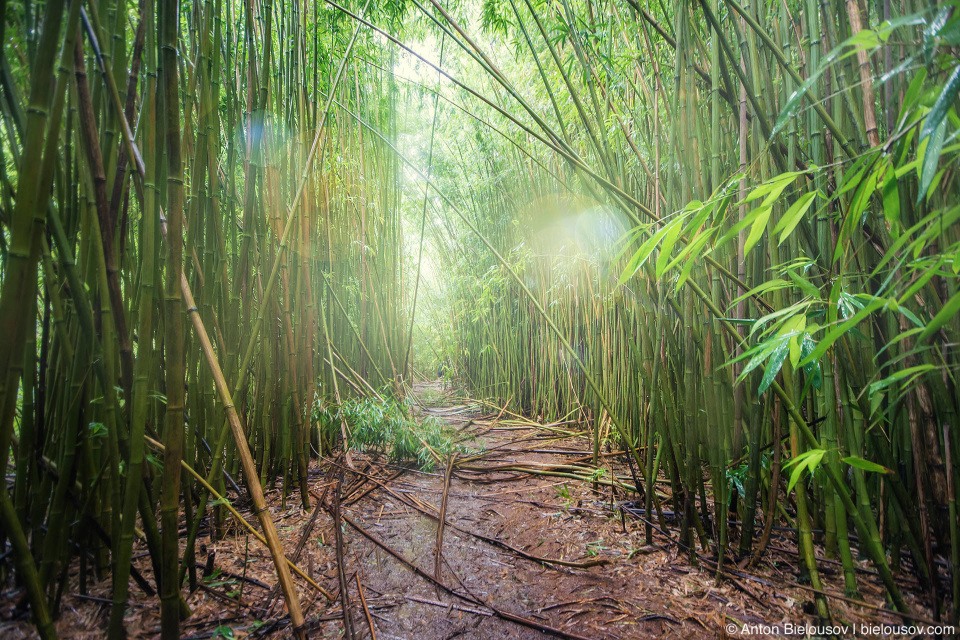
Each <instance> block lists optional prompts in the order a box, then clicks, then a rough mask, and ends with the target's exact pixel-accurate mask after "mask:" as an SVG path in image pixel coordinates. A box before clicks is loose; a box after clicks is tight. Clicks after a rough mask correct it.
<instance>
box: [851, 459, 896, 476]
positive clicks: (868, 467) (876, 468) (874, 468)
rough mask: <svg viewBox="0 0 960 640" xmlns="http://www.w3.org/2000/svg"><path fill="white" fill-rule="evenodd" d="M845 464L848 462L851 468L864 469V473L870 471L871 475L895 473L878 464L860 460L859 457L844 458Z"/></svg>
mask: <svg viewBox="0 0 960 640" xmlns="http://www.w3.org/2000/svg"><path fill="white" fill-rule="evenodd" d="M843 462H846V463H847V464H848V465H850V466H851V467H856V468H857V469H863V470H864V471H869V472H870V473H883V474H891V473H893V470H892V469H887V468H886V467H884V466H881V465H879V464H877V463H876V462H870V461H869V460H864V459H863V458H858V457H857V456H847V457H846V458H843Z"/></svg>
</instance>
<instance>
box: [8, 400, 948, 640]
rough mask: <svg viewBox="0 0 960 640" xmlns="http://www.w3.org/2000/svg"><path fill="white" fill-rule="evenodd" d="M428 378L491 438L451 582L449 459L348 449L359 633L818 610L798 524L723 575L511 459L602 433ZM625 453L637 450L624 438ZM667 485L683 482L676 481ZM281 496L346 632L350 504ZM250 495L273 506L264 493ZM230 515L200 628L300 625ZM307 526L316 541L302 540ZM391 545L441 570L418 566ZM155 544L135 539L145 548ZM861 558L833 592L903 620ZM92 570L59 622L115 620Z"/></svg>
mask: <svg viewBox="0 0 960 640" xmlns="http://www.w3.org/2000/svg"><path fill="white" fill-rule="evenodd" d="M417 393H418V394H419V397H421V398H423V399H424V401H425V402H424V404H425V405H426V406H425V407H424V408H423V409H421V411H422V412H423V413H424V414H428V415H434V416H436V417H438V418H440V419H442V420H445V421H447V422H448V423H449V424H450V425H451V426H454V427H455V428H457V429H458V430H460V431H461V432H462V433H463V434H464V438H465V445H466V446H467V447H468V449H470V450H473V451H478V450H482V451H483V452H484V454H483V455H482V456H481V457H479V458H478V459H476V460H462V459H461V460H458V463H457V465H456V468H455V470H454V471H453V473H452V477H451V478H450V484H449V489H448V491H447V506H446V518H445V519H446V522H447V524H446V525H445V531H444V536H443V544H442V554H441V557H442V561H441V567H440V573H439V575H438V577H439V583H440V584H439V585H438V584H436V583H434V582H432V581H430V580H429V579H428V576H434V575H435V557H436V556H435V553H436V547H437V519H436V516H437V514H438V513H439V510H440V509H441V505H442V498H443V494H444V485H445V482H444V471H445V469H444V468H443V466H442V465H439V464H438V465H437V468H436V469H435V470H434V471H432V472H429V473H428V472H424V471H419V470H416V469H411V468H405V467H398V466H395V465H390V464H386V462H385V459H384V458H383V457H382V456H370V455H366V454H363V453H354V454H353V455H352V456H351V457H352V460H351V462H352V464H353V468H354V471H351V470H350V469H349V468H348V467H346V464H345V463H344V464H343V466H341V467H338V466H335V465H334V466H333V468H334V469H335V470H336V469H344V471H343V479H342V481H341V482H342V484H341V485H340V488H341V491H342V495H343V502H342V513H343V515H344V516H345V523H344V525H343V528H342V532H343V554H344V570H345V578H346V580H347V583H348V585H349V587H348V598H347V599H348V603H349V606H348V609H349V612H350V620H351V626H352V628H353V632H354V635H355V637H356V638H371V637H375V638H377V639H380V640H389V639H393V638H397V639H416V640H449V639H452V638H462V639H468V638H478V639H479V638H521V639H528V638H529V639H533V638H544V637H551V636H552V637H564V635H566V637H572V638H575V637H580V638H610V639H619V638H646V637H664V638H683V639H685V640H692V639H695V638H715V637H726V636H727V635H728V630H730V631H733V633H730V634H729V635H730V637H742V636H745V635H746V634H745V633H743V632H741V631H740V630H741V628H742V626H743V625H768V626H770V627H771V630H773V629H775V628H776V626H777V625H779V629H780V630H781V632H780V633H779V634H766V635H785V634H784V633H783V630H784V629H787V628H788V627H787V626H786V624H787V623H792V624H794V625H816V624H817V620H816V618H815V616H814V615H812V613H813V605H812V601H813V594H812V593H811V592H810V591H809V590H808V589H804V588H802V587H800V586H798V585H797V575H796V571H797V569H796V567H797V557H796V551H795V550H796V546H795V543H794V541H793V537H792V535H790V533H789V532H784V531H781V532H776V533H775V535H774V537H773V539H772V541H771V546H770V549H769V551H768V553H767V555H766V556H765V558H764V560H763V561H762V562H761V563H760V565H759V566H758V567H757V568H756V569H753V570H751V571H750V572H749V573H747V572H744V571H742V570H741V568H738V567H735V566H731V565H729V564H728V565H727V566H728V569H729V570H730V575H729V576H728V577H727V579H725V580H723V581H722V582H721V583H720V584H717V582H716V579H715V578H716V576H715V573H716V572H715V570H714V569H713V568H712V567H713V566H712V565H710V563H709V562H701V563H700V564H699V566H692V565H691V564H690V562H689V558H688V554H687V553H686V552H685V551H682V550H681V549H680V548H679V547H678V545H677V544H676V542H675V540H676V537H677V533H678V531H677V527H678V525H677V523H673V524H672V525H670V524H669V521H668V527H667V529H666V530H665V531H661V530H657V531H655V535H654V539H653V541H654V544H653V545H647V544H645V537H644V523H643V522H642V521H641V520H640V519H638V516H640V517H642V515H643V514H639V513H631V512H629V510H624V509H620V508H619V507H620V506H623V505H624V504H626V506H628V507H629V506H631V503H630V501H631V500H632V499H633V498H635V496H633V495H627V494H626V493H624V492H620V491H616V492H614V493H611V489H610V487H604V486H602V485H601V486H599V487H598V490H596V491H594V490H593V487H592V486H591V485H590V484H589V483H583V482H581V481H578V480H572V479H566V478H563V477H557V476H555V475H539V474H533V473H528V472H525V471H518V470H515V469H510V468H509V467H516V466H519V467H523V468H526V469H527V470H537V469H544V468H547V467H555V466H556V465H558V464H571V462H572V461H576V460H577V459H578V458H582V457H584V456H586V455H589V453H590V440H589V439H588V438H586V437H581V436H580V435H579V434H576V435H572V436H571V435H568V434H567V432H566V431H565V427H562V426H555V427H551V428H550V429H548V430H543V429H541V428H538V427H537V426H536V425H533V424H530V423H529V422H527V421H523V420H515V419H510V416H509V415H506V414H504V413H502V412H500V411H498V410H497V409H496V408H493V409H491V408H489V407H481V406H479V405H468V404H457V403H454V402H453V401H445V400H444V396H445V394H447V392H446V390H444V389H443V388H442V387H441V386H440V385H438V384H429V385H421V386H420V387H418V388H417ZM468 436H469V438H468ZM464 457H469V454H464ZM610 460H620V461H622V456H611V457H610ZM505 467H506V468H505ZM330 468H331V465H329V464H321V465H318V466H317V467H316V468H315V469H314V470H313V471H312V472H311V474H310V483H311V488H312V492H314V504H316V503H317V502H318V501H319V500H318V498H319V497H321V496H323V497H325V499H326V501H327V503H328V504H330V503H331V502H332V496H333V495H334V492H335V491H336V488H337V481H338V474H337V473H332V474H331V473H329V469H330ZM611 470H612V472H613V473H616V474H619V475H621V476H622V477H626V476H628V474H629V470H628V468H627V467H626V466H620V465H618V463H614V464H613V466H612V468H611ZM553 471H554V472H556V469H555V468H554V469H553ZM607 477H609V475H608V476H607ZM662 491H663V492H664V493H668V492H669V485H668V483H664V484H663V485H662ZM267 497H268V500H269V501H270V504H271V513H272V515H273V517H274V520H275V522H276V523H277V527H278V530H279V534H280V536H281V539H282V540H283V542H284V547H285V549H286V550H287V553H288V557H291V558H293V557H296V560H295V561H296V564H297V565H298V566H299V567H301V568H302V569H303V570H304V571H305V572H306V573H307V574H308V575H311V576H313V578H314V580H315V582H316V583H317V584H318V585H319V586H321V587H323V588H324V589H325V590H326V591H327V592H328V593H329V594H331V595H332V596H334V598H335V600H334V601H330V600H328V599H327V598H326V597H325V596H324V595H322V594H321V593H319V592H318V591H316V590H315V589H314V588H312V587H309V586H307V583H306V582H305V581H304V580H301V579H296V581H297V585H298V589H299V592H300V597H301V602H302V603H303V607H304V610H305V615H306V617H307V619H308V621H309V624H310V627H311V633H310V636H311V637H313V638H321V637H323V638H337V637H343V630H344V623H343V619H342V615H343V614H342V609H341V605H340V601H339V598H336V595H337V594H338V592H339V585H340V580H339V578H340V576H339V574H338V567H337V562H336V553H335V546H336V545H335V535H334V528H333V518H332V517H331V515H330V513H328V512H327V511H323V510H316V517H315V518H313V513H312V512H305V511H303V510H301V509H300V508H299V502H298V500H296V498H295V496H291V497H290V498H288V500H287V504H286V507H285V508H282V507H281V501H280V491H279V489H278V488H274V489H273V490H272V491H268V493H267ZM665 508H667V507H666V506H665ZM241 511H243V513H244V516H245V517H246V518H247V519H248V520H250V521H254V520H255V519H254V518H253V515H252V513H250V511H249V509H247V510H245V511H244V510H241ZM311 520H312V527H310V523H311ZM348 522H352V523H355V525H356V527H359V528H360V529H362V530H363V531H365V532H366V533H367V535H363V534H361V533H360V532H359V531H358V529H357V528H356V527H355V526H354V525H353V524H348ZM308 527H309V531H308V532H307V534H306V535H305V536H304V531H305V530H306V529H307V528H308ZM228 531H229V533H230V535H228V536H226V537H225V538H224V539H221V540H219V541H217V542H211V541H210V540H209V538H205V539H203V540H202V542H203V543H204V547H203V550H202V552H201V553H198V561H199V562H200V564H201V565H203V566H204V568H206V569H207V571H206V573H208V574H209V575H207V577H206V578H203V577H202V576H203V573H204V571H203V569H200V570H198V571H199V572H200V574H201V586H200V587H199V588H198V589H197V590H196V591H193V592H192V593H190V594H189V596H188V599H187V600H188V603H189V604H190V606H191V608H192V609H193V615H192V616H191V618H190V619H188V620H187V621H185V623H184V624H183V633H184V637H185V638H188V639H192V640H200V639H201V638H210V637H234V638H241V637H248V636H250V637H290V636H291V635H292V633H291V629H290V628H289V619H288V617H287V616H286V614H285V612H284V606H283V602H282V599H280V598H277V597H276V594H275V591H274V589H273V587H274V584H275V582H276V581H275V579H274V578H273V568H272V563H271V561H270V558H269V554H268V553H267V550H266V549H265V548H264V547H262V546H260V544H259V543H258V542H256V541H255V540H254V539H253V538H252V537H249V536H247V535H246V534H245V533H244V532H243V530H242V529H240V528H239V527H237V526H236V525H235V524H234V523H232V522H231V523H230V525H229V526H228ZM371 537H372V538H373V539H375V540H377V541H379V542H380V545H379V546H378V544H376V543H375V542H373V541H372V540H371ZM301 539H303V541H304V544H303V546H302V550H301V552H300V554H299V555H296V553H295V551H296V549H297V546H298V543H299V542H300V541H301ZM391 551H392V552H393V554H397V555H399V556H401V557H402V558H403V559H404V560H405V561H406V562H409V563H411V564H413V565H415V566H416V567H418V568H419V569H420V570H421V571H422V572H423V574H425V575H417V574H415V573H414V572H413V570H412V569H411V568H410V566H408V565H406V564H404V562H403V561H401V560H398V559H397V558H396V557H395V556H394V555H392V554H391ZM817 551H818V554H819V555H820V557H821V564H820V568H821V571H822V573H823V579H824V581H825V584H826V590H827V592H828V593H830V594H833V596H840V595H842V594H843V577H842V574H841V573H840V571H839V565H838V563H836V562H835V561H833V560H827V559H822V549H819V548H818V550H817ZM142 553H143V549H135V556H136V555H138V554H142ZM542 559H547V560H551V561H560V562H562V563H564V564H557V563H554V562H549V563H545V562H543V561H542ZM742 564H744V565H745V563H742ZM136 566H137V567H138V569H139V570H140V572H141V573H142V574H143V575H144V576H145V577H147V579H148V580H150V581H151V582H152V579H153V576H152V571H151V568H150V563H149V560H148V559H147V558H146V557H143V556H142V555H141V557H139V558H138V559H137V560H136ZM860 568H861V569H862V570H861V571H860V572H859V574H858V579H859V585H860V592H861V596H862V597H863V599H864V602H865V604H864V605H859V604H854V603H851V602H847V601H844V600H843V599H840V598H838V597H831V598H830V599H829V603H830V607H831V613H832V615H833V617H834V622H836V623H838V624H842V623H846V624H856V625H861V624H864V623H870V624H881V623H886V624H892V625H898V624H903V621H902V620H901V619H900V618H898V617H895V616H893V615H892V614H891V613H889V612H886V611H881V610H880V609H882V608H885V607H886V604H885V602H884V592H883V589H882V587H881V586H880V584H879V581H878V579H877V577H876V575H875V573H874V572H873V571H872V570H871V569H870V567H869V563H868V562H866V561H861V563H860ZM76 571H77V567H74V568H73V574H74V575H73V577H72V580H71V587H72V589H71V593H69V594H66V595H65V596H64V597H63V601H62V602H63V607H62V614H61V618H60V620H59V621H58V623H57V628H58V631H59V632H60V634H61V637H65V638H100V637H103V635H104V629H105V628H106V623H107V620H108V618H109V607H110V605H109V598H110V585H109V580H108V579H107V580H103V581H101V582H100V583H96V584H92V585H89V586H88V589H87V593H86V595H83V596H80V595H78V589H77V582H78V581H77V577H76V575H75V574H76ZM900 579H901V582H902V585H901V586H902V589H903V590H904V591H905V594H906V598H907V601H908V603H909V604H910V605H911V608H912V611H913V612H915V613H916V614H917V615H918V616H920V617H922V618H929V617H931V614H930V612H929V611H928V610H927V609H926V608H925V607H924V606H923V604H922V598H921V596H920V595H919V593H918V592H919V588H918V586H917V584H916V582H915V581H914V580H913V579H912V578H911V577H910V576H908V575H906V573H904V574H903V575H901V576H900ZM441 585H442V586H441ZM360 588H362V599H361V591H360ZM21 596H22V593H20V592H18V591H17V590H15V589H13V590H9V591H7V592H5V593H4V594H3V598H2V599H0V617H2V621H0V637H3V638H26V637H33V636H34V634H33V630H32V627H31V626H30V624H29V621H28V620H26V619H25V617H24V615H23V612H22V610H20V609H19V608H18V606H17V605H18V602H19V601H20V600H21V599H22V598H21ZM131 600H132V606H131V607H130V609H129V612H128V617H127V628H128V630H129V632H130V635H131V637H135V638H155V637H159V610H158V605H157V599H156V597H149V596H147V595H146V594H145V593H144V592H143V591H142V590H141V589H140V588H139V587H137V585H136V584H134V583H131ZM763 635H764V634H762V633H751V634H750V637H762V636H763ZM859 637H864V634H859Z"/></svg>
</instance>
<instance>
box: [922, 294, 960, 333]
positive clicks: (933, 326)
mask: <svg viewBox="0 0 960 640" xmlns="http://www.w3.org/2000/svg"><path fill="white" fill-rule="evenodd" d="M958 313H960V292H958V293H955V294H953V297H952V298H950V300H949V301H948V302H947V304H945V305H943V308H942V309H940V311H939V312H937V315H935V316H934V317H933V320H931V321H930V323H929V324H927V326H926V327H925V328H924V330H923V332H922V333H921V334H920V337H919V338H918V339H919V340H926V339H927V338H929V337H930V336H932V335H933V334H934V333H936V332H937V331H938V330H939V329H940V327H942V326H943V325H944V324H946V323H947V321H948V320H950V319H952V318H955V317H956V316H957V314H958Z"/></svg>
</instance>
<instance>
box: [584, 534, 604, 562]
mask: <svg viewBox="0 0 960 640" xmlns="http://www.w3.org/2000/svg"><path fill="white" fill-rule="evenodd" d="M604 549H606V547H605V546H603V538H600V539H599V540H594V541H593V542H588V543H587V555H588V556H590V557H591V558H596V557H597V556H598V555H600V552H601V551H603V550H604Z"/></svg>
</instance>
